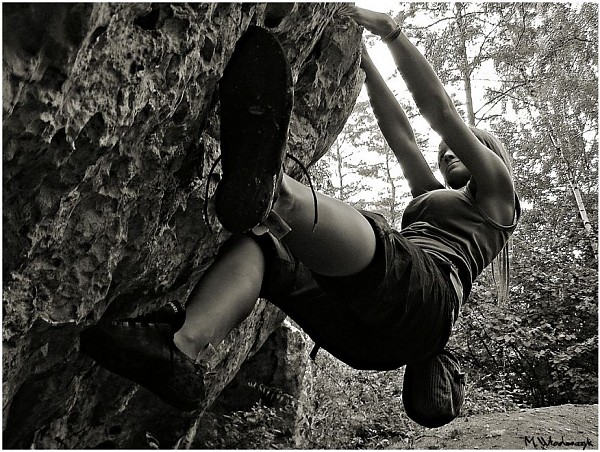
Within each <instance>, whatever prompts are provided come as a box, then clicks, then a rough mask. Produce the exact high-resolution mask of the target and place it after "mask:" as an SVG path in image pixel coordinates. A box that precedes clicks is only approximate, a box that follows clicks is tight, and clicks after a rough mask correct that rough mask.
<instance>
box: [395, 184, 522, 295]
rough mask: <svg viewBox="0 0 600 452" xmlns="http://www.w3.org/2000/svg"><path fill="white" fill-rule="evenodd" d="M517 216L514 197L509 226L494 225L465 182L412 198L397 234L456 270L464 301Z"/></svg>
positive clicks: (514, 225) (502, 245)
mask: <svg viewBox="0 0 600 452" xmlns="http://www.w3.org/2000/svg"><path fill="white" fill-rule="evenodd" d="M520 216H521V207H520V203H519V199H518V197H517V195H516V194H515V218H514V221H513V224H511V225H509V226H504V225H501V224H499V223H498V222H496V221H494V220H493V219H491V218H490V217H489V216H488V215H487V214H486V213H485V212H484V211H483V210H482V209H481V207H480V206H479V204H478V203H477V201H476V199H475V196H474V195H473V193H472V191H471V183H470V182H469V183H467V185H466V186H464V187H463V188H461V189H458V190H452V189H445V188H440V189H437V190H432V191H429V192H427V193H424V194H422V195H420V196H417V197H416V198H414V199H413V200H412V201H411V202H410V203H409V204H408V206H407V207H406V209H405V210H404V214H403V216H402V226H401V231H400V234H401V235H402V236H404V237H406V238H407V239H408V240H410V241H411V242H412V243H414V244H416V245H417V246H419V247H420V248H421V249H422V250H423V251H425V252H426V253H428V254H430V255H431V256H432V257H433V258H434V259H435V260H438V261H441V262H445V263H448V262H449V263H451V264H454V265H455V266H456V268H457V270H458V276H459V278H460V281H461V283H462V286H463V300H461V301H464V300H466V299H467V297H468V296H469V293H470V292H471V287H472V285H473V282H474V281H475V278H477V276H479V275H480V274H481V272H482V271H483V269H484V268H485V267H487V266H488V265H489V264H490V263H491V262H492V260H493V259H494V258H495V257H496V256H497V255H498V254H499V253H500V251H501V250H502V248H504V245H506V242H508V239H509V237H510V236H511V234H512V233H513V231H514V229H515V227H516V225H517V222H518V221H519V218H520Z"/></svg>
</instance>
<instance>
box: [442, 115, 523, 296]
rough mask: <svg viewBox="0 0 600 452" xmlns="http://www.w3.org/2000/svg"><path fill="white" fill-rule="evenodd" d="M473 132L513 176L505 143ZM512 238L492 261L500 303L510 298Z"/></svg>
mask: <svg viewBox="0 0 600 452" xmlns="http://www.w3.org/2000/svg"><path fill="white" fill-rule="evenodd" d="M469 128H470V129H471V132H473V134H474V135H475V136H476V137H477V139H478V140H479V141H481V142H482V143H483V144H484V145H485V146H486V147H487V148H488V149H490V150H491V151H492V152H494V154H496V155H497V156H498V157H500V159H501V160H502V161H503V162H504V165H505V166H506V168H507V169H508V172H509V173H510V175H511V176H512V174H513V172H512V164H511V161H510V156H509V155H508V152H507V151H506V148H505V147H504V145H503V144H502V143H501V142H500V140H499V139H498V138H496V137H495V136H494V135H492V134H491V133H489V132H486V131H485V130H481V129H478V128H476V127H473V126H469ZM443 152H444V151H443V150H442V149H440V151H438V164H439V162H440V161H441V158H442V155H443ZM510 243H511V240H510V239H509V241H508V242H507V243H506V245H505V246H504V248H502V251H500V253H499V254H498V256H496V258H495V259H494V260H493V261H492V278H493V279H494V283H495V284H496V289H497V296H498V303H503V302H505V301H506V300H507V299H508V289H509V287H508V282H509V277H510V259H509V257H508V254H509V248H510Z"/></svg>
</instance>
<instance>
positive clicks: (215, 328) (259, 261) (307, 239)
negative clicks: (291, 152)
mask: <svg viewBox="0 0 600 452" xmlns="http://www.w3.org/2000/svg"><path fill="white" fill-rule="evenodd" d="M317 196H318V206H319V222H318V224H317V227H316V228H315V230H314V231H313V220H314V218H313V215H314V205H313V198H312V192H311V190H310V188H308V187H306V186H305V185H303V184H301V183H300V182H297V181H296V180H294V179H292V178H290V177H288V176H286V175H284V176H283V180H282V184H281V189H280V193H279V198H278V199H277V202H276V204H275V206H274V210H275V211H276V212H277V213H278V214H279V215H280V216H281V217H282V218H283V219H284V220H285V221H286V222H287V223H288V224H289V225H290V226H291V228H292V231H291V232H290V233H289V234H288V235H286V236H285V237H284V239H283V240H284V241H285V243H286V244H287V245H288V246H289V247H290V249H291V250H292V252H293V253H294V254H295V255H296V257H297V258H298V259H300V261H302V262H303V263H304V265H306V266H307V267H308V268H310V269H311V270H313V271H315V272H317V273H319V274H322V275H327V276H346V275H352V274H354V273H357V272H359V271H361V270H363V269H364V268H365V267H367V266H368V265H369V263H370V262H371V260H372V259H373V256H374V254H375V233H374V232H373V228H372V227H371V225H370V224H369V222H368V221H367V220H366V219H365V217H363V216H362V215H361V214H360V213H359V212H358V211H357V210H355V209H354V208H352V207H350V206H349V205H347V204H345V203H343V202H341V201H338V200H336V199H333V198H331V197H329V196H325V195H323V194H320V193H318V194H317ZM264 271H265V262H264V255H263V253H262V250H261V249H260V247H259V245H258V244H257V243H256V242H255V241H254V240H253V239H252V238H250V237H246V236H234V237H232V238H231V239H230V240H229V241H228V242H227V243H226V244H225V245H224V247H223V248H222V249H221V251H220V253H219V256H217V259H216V260H215V262H214V263H213V265H212V266H211V267H210V268H209V269H208V270H207V272H206V273H205V274H204V275H203V277H202V279H201V280H200V282H199V283H198V285H197V286H196V287H195V288H194V291H193V292H192V295H191V297H190V301H189V303H188V304H187V306H186V312H187V316H186V321H185V324H184V325H183V327H182V328H181V329H180V330H179V331H178V332H177V333H176V334H175V339H174V340H175V344H176V345H177V347H178V348H179V349H180V350H181V351H182V352H184V353H185V354H186V355H188V356H190V357H192V358H196V357H197V356H198V354H200V353H202V352H203V351H204V350H205V347H206V346H207V345H208V344H209V343H210V344H213V345H215V346H216V345H217V344H219V343H220V342H221V341H222V340H223V339H225V337H226V336H227V335H228V334H229V332H230V331H231V330H232V329H233V328H234V327H235V326H237V325H238V324H239V323H240V322H241V321H242V320H244V319H245V318H246V317H247V316H248V315H249V314H250V312H251V311H252V308H253V307H254V305H255V303H256V300H257V299H258V296H259V293H260V288H261V285H262V280H263V276H264Z"/></svg>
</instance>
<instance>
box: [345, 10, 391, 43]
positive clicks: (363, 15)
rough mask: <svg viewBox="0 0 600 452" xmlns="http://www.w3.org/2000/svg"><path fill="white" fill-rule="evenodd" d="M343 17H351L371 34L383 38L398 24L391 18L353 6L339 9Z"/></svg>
mask: <svg viewBox="0 0 600 452" xmlns="http://www.w3.org/2000/svg"><path fill="white" fill-rule="evenodd" d="M339 13H340V14H341V15H343V16H347V17H351V18H352V19H353V20H354V21H355V22H356V23H357V24H358V25H361V26H363V27H365V28H366V29H367V30H369V31H370V32H371V33H373V34H376V35H379V36H382V35H386V34H388V33H389V32H390V31H393V30H394V29H395V28H396V24H395V23H394V21H393V20H392V18H391V17H390V16H388V15H387V14H384V13H378V12H375V11H371V10H368V9H365V8H358V7H356V6H352V5H344V6H342V7H341V8H340V9H339Z"/></svg>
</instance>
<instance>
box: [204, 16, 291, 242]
mask: <svg viewBox="0 0 600 452" xmlns="http://www.w3.org/2000/svg"><path fill="white" fill-rule="evenodd" d="M219 96H220V122H221V124H220V127H221V159H222V160H221V165H222V169H223V179H222V180H221V182H220V183H219V186H218V187H217V192H216V196H215V210H216V214H217V218H218V219H219V221H220V222H221V224H222V225H223V227H224V228H225V229H226V230H228V231H229V232H233V233H244V232H247V231H250V230H251V229H252V228H254V227H255V226H257V225H259V224H262V223H264V222H265V220H267V217H268V216H269V213H270V212H271V209H272V206H273V202H274V199H275V197H276V195H277V189H278V183H279V181H280V178H281V171H282V163H283V159H284V157H285V154H286V151H285V146H286V141H287V134H288V125H289V121H290V116H291V112H292V105H293V83H292V75H291V71H290V66H289V63H288V61H287V58H286V56H285V53H284V50H283V48H282V47H281V44H280V43H279V41H278V40H277V38H275V36H274V35H273V34H272V33H270V32H269V31H267V30H265V29H264V28H260V27H256V26H250V27H249V28H248V30H247V31H246V32H245V33H244V34H243V35H242V37H241V38H240V39H239V41H238V42H237V44H236V47H235V50H234V52H233V54H232V56H231V58H230V60H229V62H228V63H227V66H226V68H225V71H224V73H223V77H222V78H221V81H220V83H219Z"/></svg>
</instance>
